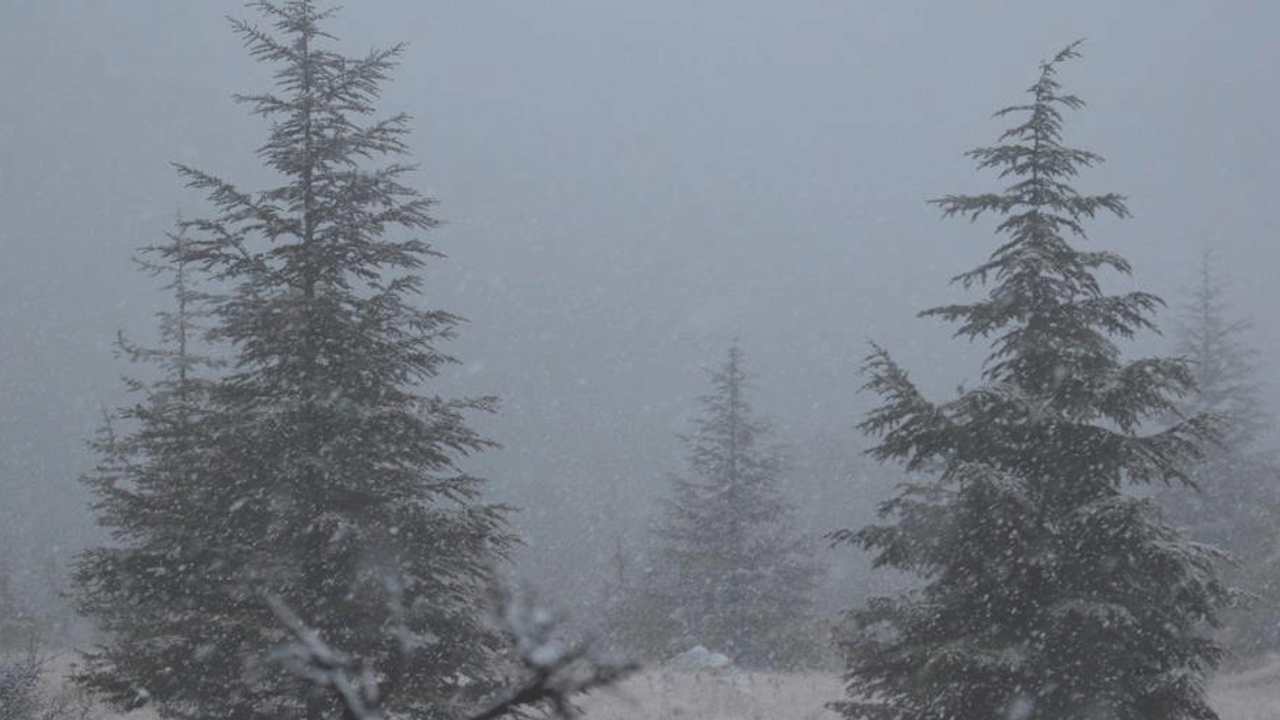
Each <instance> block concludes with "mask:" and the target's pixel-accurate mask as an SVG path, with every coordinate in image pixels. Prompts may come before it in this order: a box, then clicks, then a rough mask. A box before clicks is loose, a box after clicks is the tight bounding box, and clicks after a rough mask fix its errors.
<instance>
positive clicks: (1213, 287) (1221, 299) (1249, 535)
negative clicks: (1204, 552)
mask: <svg viewBox="0 0 1280 720" xmlns="http://www.w3.org/2000/svg"><path fill="white" fill-rule="evenodd" d="M1215 263H1216V256H1215V253H1213V251H1212V250H1210V249H1209V248H1207V247H1206V248H1205V251H1204V255H1203V257H1202V258H1201V263H1200V272H1199V278H1198V281H1197V282H1196V284H1195V285H1194V286H1193V287H1191V288H1189V289H1188V290H1187V291H1186V298H1185V302H1184V303H1183V304H1182V306H1181V307H1180V308H1179V309H1180V312H1179V315H1178V322H1177V324H1176V326H1175V330H1176V334H1175V337H1176V340H1177V348H1176V349H1177V351H1178V352H1179V353H1180V354H1181V355H1182V356H1183V357H1185V358H1186V359H1187V360H1188V361H1189V362H1190V363H1191V371H1192V374H1193V375H1194V377H1195V390H1194V391H1193V392H1192V393H1191V394H1190V395H1188V396H1187V397H1185V398H1183V400H1182V401H1181V402H1179V403H1178V405H1177V415H1178V416H1179V417H1190V416H1194V415H1197V414H1201V413H1215V414H1217V415H1219V416H1221V417H1222V418H1223V419H1224V420H1225V424H1224V428H1223V432H1222V433H1221V435H1220V437H1219V439H1218V442H1217V443H1215V444H1213V445H1211V446H1210V447H1209V448H1207V451H1206V453H1205V457H1204V458H1203V459H1201V460H1200V461H1199V462H1197V463H1196V464H1195V465H1194V466H1193V467H1192V469H1191V479H1192V481H1193V482H1194V483H1195V485H1196V490H1197V492H1194V493H1185V492H1166V493H1164V494H1163V495H1162V497H1161V500H1162V501H1163V502H1164V503H1165V506H1166V509H1167V511H1168V514H1169V517H1170V519H1171V520H1172V521H1173V522H1174V523H1176V524H1178V525H1181V526H1183V527H1185V528H1187V532H1188V534H1189V535H1190V536H1191V537H1192V538H1193V539H1195V540H1197V541H1200V542H1205V543H1209V544H1212V545H1215V546H1218V547H1221V548H1222V549H1224V550H1227V551H1229V552H1230V553H1231V554H1232V556H1233V557H1234V562H1232V563H1228V564H1224V566H1223V567H1222V573H1223V575H1224V577H1225V578H1227V579H1228V580H1230V581H1231V582H1232V583H1233V584H1235V585H1239V586H1240V587H1241V588H1242V589H1243V590H1246V591H1248V592H1250V593H1251V594H1253V595H1254V596H1255V601H1254V602H1253V603H1251V605H1252V607H1249V608H1244V609H1241V610H1232V611H1230V612H1228V613H1227V614H1226V615H1225V616H1224V625H1225V631H1226V632H1225V634H1224V641H1225V642H1226V644H1227V645H1228V647H1229V648H1231V649H1232V650H1233V651H1235V652H1236V653H1238V654H1254V653H1258V652H1261V651H1264V650H1267V649H1274V648H1277V647H1280V609H1278V608H1280V555H1278V554H1280V464H1277V460H1276V457H1275V453H1274V452H1271V451H1267V450H1263V449H1259V447H1258V441H1259V439H1260V436H1261V435H1262V434H1263V433H1265V432H1267V431H1268V430H1270V429H1271V428H1272V421H1271V417H1270V416H1269V415H1268V413H1267V411H1266V409H1265V408H1264V407H1263V403H1262V395H1261V391H1262V386H1261V383H1260V381H1259V379H1258V368H1257V364H1256V357H1257V352H1256V351H1255V350H1254V349H1253V348H1251V347H1250V346H1249V345H1248V342H1247V335H1248V333H1249V331H1250V325H1249V323H1247V322H1243V321H1233V320H1231V319H1230V305H1229V303H1228V302H1227V297H1226V295H1227V278H1226V277H1224V276H1223V274H1222V272H1221V271H1220V270H1219V269H1218V268H1217V267H1216V264H1215Z"/></svg>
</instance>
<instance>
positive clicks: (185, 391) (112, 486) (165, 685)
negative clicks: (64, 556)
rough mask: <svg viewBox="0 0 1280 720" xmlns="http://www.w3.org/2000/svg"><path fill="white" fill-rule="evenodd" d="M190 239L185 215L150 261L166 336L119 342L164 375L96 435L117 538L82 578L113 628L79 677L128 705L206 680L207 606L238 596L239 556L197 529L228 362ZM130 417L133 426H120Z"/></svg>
mask: <svg viewBox="0 0 1280 720" xmlns="http://www.w3.org/2000/svg"><path fill="white" fill-rule="evenodd" d="M187 242H188V240H187V236H186V231H185V230H184V229H183V228H182V225H181V223H179V229H178V231H177V232H175V233H170V234H169V235H168V242H167V243H166V244H164V245H158V246H151V247H148V248H146V249H145V253H144V255H143V257H142V258H141V259H139V265H140V266H141V267H142V269H144V270H145V271H146V272H147V273H148V274H150V275H153V276H158V277H162V278H165V279H166V282H165V285H164V288H165V289H166V290H167V291H169V292H170V293H172V295H173V301H174V305H173V309H172V310H167V311H162V312H160V313H158V314H157V315H158V321H159V322H158V325H159V345H157V346H156V347H147V346H143V345H139V344H136V343H133V342H131V341H129V340H127V339H126V338H125V337H124V336H123V335H121V336H120V338H119V340H118V341H117V348H118V350H119V352H120V353H121V354H122V355H124V356H125V357H126V358H128V360H129V361H130V362H131V363H138V364H141V365H149V366H153V367H154V368H155V372H156V373H158V377H156V378H154V379H145V378H139V377H130V378H126V381H125V382H126V386H127V388H128V389H129V391H130V392H131V393H132V394H135V395H139V396H140V402H139V403H137V404H135V405H132V406H127V407H124V408H121V409H120V410H119V411H117V412H116V413H114V414H113V415H112V416H109V417H107V418H106V419H105V421H104V423H103V425H102V427H101V429H100V430H99V433H98V437H97V438H96V439H95V440H94V442H93V443H92V446H93V449H94V450H96V451H97V453H98V455H99V462H98V464H97V466H96V468H95V470H94V471H93V472H92V473H90V474H89V475H87V476H86V478H85V482H86V484H87V485H88V486H89V487H90V489H91V490H93V492H94V493H95V495H96V496H97V501H96V503H95V506H94V507H95V510H96V511H97V513H98V521H99V524H101V525H102V526H103V527H105V528H107V529H109V530H110V532H111V534H112V536H113V538H114V540H115V541H116V542H115V544H114V545H112V546H109V547H100V548H93V549H90V550H88V551H86V552H85V553H84V554H83V555H82V556H81V558H80V560H79V563H78V566H77V569H76V572H75V575H74V578H73V580H74V582H75V584H76V587H77V589H78V591H79V592H78V594H77V598H76V600H77V603H78V605H79V609H80V610H81V612H83V613H84V614H85V615H87V616H88V617H91V618H92V619H93V620H94V621H95V622H96V623H97V625H98V627H99V629H101V630H102V631H104V632H106V633H109V634H110V635H111V636H112V642H111V643H110V644H109V645H107V646H105V647H102V648H99V649H98V650H97V651H95V652H93V653H91V654H89V655H88V660H89V663H88V669H87V670H86V671H85V673H84V674H83V675H82V676H81V677H80V678H79V679H80V680H81V681H82V682H85V683H86V684H89V685H90V686H91V687H94V688H95V689H97V690H99V691H102V692H103V693H105V694H106V696H107V697H108V698H110V699H112V700H114V701H115V702H117V703H120V704H121V705H124V706H134V705H139V704H142V703H145V702H146V701H147V700H148V699H150V697H152V696H153V695H155V696H158V697H171V696H175V695H177V694H179V693H181V692H183V689H184V688H186V687H198V686H199V684H200V678H201V677H203V676H204V672H203V670H197V669H196V667H197V665H198V664H199V663H198V661H197V658H201V657H203V656H204V655H205V652H204V647H205V646H206V643H208V642H210V640H211V638H213V637H216V635H214V633H215V632H216V625H214V624H212V623H210V622H208V620H207V618H206V617H205V616H204V615H203V613H204V611H205V610H207V608H208V607H210V606H212V605H214V604H216V603H219V602H225V603H226V607H228V608H230V607H232V606H233V600H232V598H231V596H230V594H229V592H228V588H227V587H226V577H227V565H226V563H227V560H228V559H229V555H228V554H227V553H225V552H224V551H223V550H221V549H219V548H216V547H213V546H211V544H210V543H209V542H208V541H207V539H206V538H204V537H202V536H199V535H196V534H194V533H192V532H191V531H192V529H193V528H194V527H197V523H198V520H199V519H200V518H205V517H208V515H209V513H211V512H213V511H215V510H216V508H217V504H216V502H215V501H214V500H213V499H212V498H211V493H213V492H216V491H217V485H216V484H215V480H214V478H213V476H212V475H211V474H210V472H209V471H210V469H211V465H210V463H211V461H212V460H213V459H214V457H215V455H214V452H213V447H212V446H213V438H212V434H211V428H212V426H213V425H214V424H215V423H216V420H217V416H216V413H215V411H214V409H213V408H212V407H211V405H210V403H209V399H210V397H209V393H210V391H211V389H212V378H213V376H214V375H215V374H216V373H217V372H218V367H219V363H218V362H217V361H216V360H215V359H213V358H210V357H208V356H204V355H201V354H199V353H198V352H197V345H198V344H199V336H200V334H201V328H200V327H199V325H198V322H199V320H200V319H202V311H201V308H200V303H201V300H202V297H201V295H200V294H199V293H198V292H197V291H196V290H195V287H194V285H193V284H192V278H191V271H190V268H189V267H188V263H187V262H185V261H184V260H183V257H184V252H185V250H186V243H187ZM171 259H172V260H171ZM205 319H207V318H205ZM122 424H123V425H128V426H129V427H130V431H129V432H128V433H127V434H123V435H121V434H119V433H117V427H118V426H120V425H122ZM212 659H213V658H211V660H212ZM237 665H238V664H237ZM222 671H223V672H226V671H227V670H226V669H225V668H222Z"/></svg>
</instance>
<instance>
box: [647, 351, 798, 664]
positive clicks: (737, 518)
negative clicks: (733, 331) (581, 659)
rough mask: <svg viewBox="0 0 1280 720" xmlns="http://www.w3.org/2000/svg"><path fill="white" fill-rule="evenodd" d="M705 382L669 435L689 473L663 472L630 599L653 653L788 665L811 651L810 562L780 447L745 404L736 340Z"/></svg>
mask: <svg viewBox="0 0 1280 720" xmlns="http://www.w3.org/2000/svg"><path fill="white" fill-rule="evenodd" d="M710 380H711V390H710V392H708V393H707V394H706V395H703V396H701V397H699V398H698V402H699V404H700V405H701V407H702V413H701V415H700V416H699V417H698V418H697V419H696V420H695V421H694V431H693V433H692V434H690V435H684V436H681V438H680V439H681V441H682V442H683V443H684V445H685V448H686V452H687V455H686V459H687V463H688V468H689V473H688V475H687V476H680V475H673V476H672V477H671V497H670V498H668V499H667V500H666V501H665V502H664V503H663V514H662V520H661V523H660V524H659V525H658V527H657V537H656V538H655V539H656V540H657V543H658V545H659V547H658V554H657V561H656V565H657V567H655V568H654V571H653V572H652V573H651V574H650V576H649V577H647V578H645V580H646V583H647V584H648V586H647V587H644V588H641V589H640V590H639V592H638V594H637V596H636V597H634V598H632V599H631V603H632V607H633V608H634V609H636V610H637V611H638V613H639V614H638V616H637V619H639V620H640V621H641V622H643V623H644V624H645V625H646V627H645V628H643V630H644V631H645V632H647V633H649V634H650V635H653V636H656V637H651V639H650V643H651V647H652V648H653V649H655V650H657V651H660V652H665V653H669V652H671V651H678V650H683V649H688V648H689V647H691V646H694V645H703V646H706V647H708V648H710V649H712V650H716V651H720V652H723V653H725V654H727V655H728V656H729V657H730V658H732V659H733V660H734V661H735V662H737V663H739V664H742V665H746V666H754V667H779V666H785V665H790V664H794V663H796V662H797V661H800V660H802V659H804V657H805V655H806V654H807V653H811V652H812V648H806V647H804V641H805V640H806V639H807V637H808V635H807V633H805V632H803V630H804V624H805V623H806V622H807V621H808V620H810V619H811V618H810V615H811V611H812V599H811V595H812V592H813V589H814V587H815V584H816V582H817V578H818V575H819V568H818V566H817V565H816V564H815V563H814V561H813V560H812V559H811V557H810V553H809V552H808V549H809V548H808V544H807V543H806V540H805V539H804V538H803V537H802V536H800V535H799V534H798V533H796V532H795V529H794V527H792V526H791V516H792V514H793V512H794V507H793V505H792V503H791V501H790V499H788V498H787V497H786V496H785V487H784V484H783V476H784V473H785V471H786V460H785V456H784V453H783V451H782V449H781V448H779V447H776V446H771V445H769V439H770V435H771V429H770V425H769V423H768V422H767V421H766V420H764V419H762V418H760V417H758V416H756V415H755V413H754V411H753V409H752V407H751V403H750V401H749V399H748V397H747V394H748V390H749V385H748V380H747V374H746V371H745V368H744V367H743V353H742V350H741V349H740V348H739V347H738V346H737V344H736V343H735V344H734V345H732V346H731V347H730V348H729V351H728V354H727V357H726V359H725V361H724V363H723V364H722V365H720V366H719V367H718V368H716V369H714V370H712V371H710ZM655 618H663V619H664V622H662V624H659V625H656V626H654V625H651V624H650V623H651V621H652V620H653V619H655Z"/></svg>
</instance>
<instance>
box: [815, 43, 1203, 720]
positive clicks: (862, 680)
mask: <svg viewBox="0 0 1280 720" xmlns="http://www.w3.org/2000/svg"><path fill="white" fill-rule="evenodd" d="M1076 55H1077V53H1076V45H1071V46H1069V47H1067V48H1065V49H1064V50H1063V51H1061V52H1060V53H1058V54H1057V55H1056V56H1055V57H1054V58H1053V60H1051V61H1049V62H1046V63H1043V64H1042V66H1041V72H1040V75H1039V78H1038V80H1037V81H1036V82H1035V84H1034V85H1032V86H1031V88H1030V90H1029V92H1030V94H1031V99H1030V101H1029V102H1026V103H1023V104H1017V105H1013V106H1011V107H1007V108H1005V109H1003V110H1001V111H1000V112H998V113H997V117H1009V116H1014V117H1017V118H1018V119H1017V121H1016V123H1015V124H1014V125H1013V127H1011V128H1009V129H1008V130H1006V131H1005V132H1004V134H1003V135H1002V136H1001V140H1000V144H998V145H996V146H994V147H987V148H979V149H977V150H973V151H971V152H970V153H969V157H971V158H973V159H974V160H975V161H976V163H977V165H978V167H979V168H980V169H991V170H994V171H996V172H998V174H999V176H1000V177H1001V178H1003V179H1007V180H1008V182H1009V184H1008V185H1007V186H1006V187H1005V188H1004V189H1003V190H1002V191H1000V192H996V193H989V194H982V195H952V196H947V197H944V198H942V199H940V200H936V201H934V202H935V203H936V204H937V205H938V206H939V207H940V208H941V210H942V212H943V214H944V216H966V217H969V218H970V219H976V218H978V217H980V216H982V215H983V214H985V213H991V214H993V215H996V216H998V219H999V224H998V225H997V229H996V231H997V233H998V234H999V235H1001V236H1003V240H1002V242H1001V243H1000V245H999V246H998V247H997V248H996V250H995V251H994V252H993V253H992V254H991V256H990V258H989V259H988V260H987V261H986V262H984V263H983V264H981V265H979V266H978V267H977V268H976V269H974V270H972V271H969V272H966V273H963V274H961V275H959V276H957V277H956V278H955V281H956V282H957V283H959V284H961V285H962V286H963V287H965V288H970V287H974V286H981V287H985V288H987V291H986V297H984V298H982V299H981V300H978V301H976V302H972V303H967V304H955V305H947V306H943V307H938V308H933V309H929V310H926V311H924V312H923V313H922V315H925V316H930V317H941V318H944V319H946V320H949V321H955V322H957V323H958V324H959V329H958V330H957V331H956V335H957V336H958V337H962V338H966V339H968V340H974V339H977V338H984V339H988V338H989V339H990V341H991V343H992V345H991V347H992V350H991V353H990V355H989V357H988V359H987V362H986V365H985V368H984V372H983V381H982V383H981V384H980V385H979V386H978V387H975V388H972V389H967V390H966V389H961V390H960V391H959V393H958V395H957V396H956V397H955V398H954V399H951V400H949V401H946V402H943V403H934V402H931V401H930V400H928V399H927V398H925V397H924V396H923V395H922V394H921V392H920V391H919V390H918V389H917V388H916V387H915V385H914V384H913V383H912V382H911V380H910V378H909V376H908V374H907V372H906V371H905V370H904V369H903V368H901V367H900V366H898V365H897V364H896V363H895V362H894V361H893V359H892V358H891V356H890V355H889V354H888V353H887V352H886V351H885V350H883V349H881V348H879V347H876V348H874V350H873V352H872V353H871V355H870V356H869V358H868V360H867V363H866V365H865V368H864V371H865V373H866V377H867V381H866V387H867V388H868V389H869V390H870V391H872V392H874V393H876V394H877V395H879V396H880V398H881V399H882V404H881V405H880V406H879V407H878V408H876V409H875V410H873V411H872V412H871V413H870V414H869V415H868V416H867V418H866V419H865V421H864V422H863V423H862V425H861V427H862V428H863V430H864V431H866V432H868V433H871V434H874V435H877V436H878V437H879V443H878V444H877V445H876V446H875V447H874V448H873V449H872V451H871V452H872V453H873V455H874V456H875V457H877V458H879V459H881V460H883V461H888V460H898V461H902V462H904V463H905V465H906V468H907V469H908V470H909V471H912V472H914V473H917V474H918V475H917V477H919V478H920V480H919V481H918V482H915V483H913V484H908V485H906V486H904V487H903V489H902V490H901V492H900V493H899V494H898V495H897V497H895V498H893V499H892V500H890V501H888V502H886V503H885V504H884V505H883V507H882V511H881V516H882V517H883V518H884V519H885V521H886V522H885V524H883V525H874V526H870V527H866V528H864V529H861V530H858V531H843V532H840V533H837V534H836V535H835V538H836V539H837V540H838V541H847V542H852V543H854V544H857V545H860V546H862V547H863V548H865V549H867V550H869V551H871V552H873V553H874V554H875V562H876V564H877V565H878V566H881V567H890V568H896V569H899V570H903V571H906V572H909V573H912V574H914V575H915V576H916V577H918V578H919V579H920V581H921V583H920V586H919V587H918V588H916V589H914V590H911V591H908V592H905V593H903V594H901V595H897V596H891V597H877V598H872V599H871V600H869V601H868V602H867V603H866V604H865V605H863V606H861V607H858V608H855V609H853V610H851V611H850V612H849V614H848V617H847V620H848V628H847V631H846V632H845V634H844V635H843V637H842V639H841V647H842V650H843V652H844V654H845V658H846V663H847V665H846V668H847V676H846V677H847V681H848V699H847V700H846V701H845V702H842V703H838V704H837V705H836V706H837V707H838V709H839V710H840V711H841V712H843V714H844V715H845V716H846V717H847V718H850V720H853V719H856V718H870V719H875V720H908V719H909V720H979V719H981V720H989V719H990V718H1019V719H1020V720H1067V719H1079V720H1084V719H1085V718H1116V719H1117V720H1119V719H1124V720H1138V719H1142V720H1157V719H1159V720H1176V719H1178V718H1201V719H1208V718H1214V717H1215V715H1214V713H1213V711H1212V710H1211V709H1210V708H1209V707H1208V705H1207V704H1206V702H1205V695H1204V684H1205V678H1206V676H1207V675H1208V674H1209V673H1210V672H1211V671H1212V670H1213V669H1214V667H1215V666H1216V664H1217V663H1218V661H1219V658H1220V650H1219V648H1218V647H1217V646H1216V645H1215V644H1214V642H1213V641H1212V640H1210V639H1209V638H1208V637H1207V636H1206V629H1207V628H1208V627H1209V626H1211V625H1213V624H1214V623H1215V622H1216V618H1217V612H1218V609H1219V607H1220V606H1221V605H1222V604H1223V603H1224V602H1225V601H1226V600H1227V597H1228V593H1227V591H1226V590H1225V589H1224V587H1223V586H1222V585H1221V584H1220V583H1219V581H1218V580H1217V579H1216V577H1215V575H1214V569H1213V562H1214V558H1215V556H1216V555H1215V553H1214V552H1213V551H1211V550H1209V549H1207V548H1204V547H1201V546H1197V545H1194V544H1190V543H1188V542H1186V541H1185V540H1184V539H1183V538H1182V537H1181V536H1180V535H1179V533H1178V532H1177V531H1176V530H1174V529H1173V528H1172V527H1170V526H1169V525H1168V524H1166V523H1165V522H1164V521H1163V520H1162V517H1161V513H1160V511H1159V509H1158V507H1157V506H1156V504H1155V503H1154V502H1153V501H1152V500H1150V499H1142V498H1139V497H1135V496H1134V495H1132V494H1128V493H1126V492H1125V489H1124V488H1125V486H1126V485H1127V484H1133V483H1138V484H1144V483H1151V482H1167V483H1182V482H1186V481H1187V480H1188V476H1187V470H1186V468H1187V467H1188V464H1189V463H1190V462H1192V461H1194V460H1195V459H1196V458H1197V457H1198V456H1199V454H1200V452H1201V448H1203V447H1204V444H1205V443H1206V442H1208V441H1209V440H1210V439H1211V437H1212V435H1213V433H1214V427H1213V423H1212V421H1211V418H1207V417H1204V416H1196V417H1192V418H1189V419H1186V420H1184V421H1182V422H1179V423H1176V424H1174V425H1173V426H1172V427H1169V428H1167V429H1165V430H1162V431H1159V432H1154V433H1151V434H1144V433H1143V432H1141V428H1142V426H1143V424H1144V423H1146V422H1149V421H1152V420H1155V419H1158V418H1161V417H1163V416H1166V415H1167V414H1168V413H1169V411H1170V410H1172V409H1173V407H1174V400H1175V399H1176V398H1177V397H1179V396H1181V395H1183V394H1184V393H1186V392H1188V391H1189V390H1190V389H1191V387H1192V384H1193V382H1194V376H1193V373H1192V370H1191V368H1190V367H1188V366H1187V365H1186V364H1185V363H1183V362H1181V361H1178V360H1171V359H1165V358H1146V359H1139V360H1134V361H1129V362H1123V361H1122V360H1121V357H1120V352H1119V349H1118V348H1117V345H1116V340H1117V339H1126V338H1129V337H1131V336H1133V335H1134V334H1135V333H1137V332H1139V331H1142V330H1150V329H1153V325H1152V321H1151V314H1152V312H1153V311H1154V310H1155V309H1156V308H1158V307H1159V306H1160V304H1161V303H1160V300H1159V299H1158V298H1156V297H1155V296H1153V295H1150V294H1147V293H1143V292H1131V293H1127V294H1122V295H1107V294H1104V292H1103V291H1102V288H1101V286H1100V284H1099V281H1098V279H1097V274H1098V273H1099V272H1100V271H1104V270H1112V271H1117V272H1119V273H1123V274H1128V273H1129V272H1130V267H1129V264H1128V263H1127V262H1126V261H1125V260H1124V259H1123V258H1121V257H1120V256H1119V255H1116V254H1114V253H1110V252H1104V251H1083V250H1079V249H1077V248H1076V247H1075V246H1074V245H1073V242H1074V241H1079V240H1083V238H1084V223H1085V222H1086V221H1087V220H1089V219H1091V218H1093V217H1094V216H1096V215H1098V214H1100V213H1106V214H1111V215H1115V216H1117V217H1124V216H1126V215H1127V211H1126V209H1125V205H1124V202H1123V198H1121V197H1120V196H1119V195H1115V194H1104V195H1083V194H1080V193H1078V192H1077V191H1076V190H1075V189H1074V188H1073V187H1072V186H1071V184H1070V183H1071V181H1072V180H1073V179H1074V177H1075V176H1076V174H1077V173H1078V172H1079V170H1081V169H1082V168H1087V167H1089V166H1091V165H1094V164H1095V163H1097V162H1099V161H1100V160H1101V158H1100V157H1098V156H1097V155H1095V154H1093V153H1090V152H1087V151H1083V150H1077V149H1072V148H1070V147H1067V146H1065V145H1063V144H1062V126H1063V115H1062V112H1063V111H1064V110H1074V109H1076V108H1079V107H1080V106H1081V105H1083V103H1082V102H1081V101H1080V100H1079V99H1078V98H1076V97H1075V96H1073V95H1069V94H1064V93H1063V92H1062V90H1061V88H1060V86H1059V84H1058V82H1057V80H1056V73H1057V70H1058V67H1059V65H1060V64H1061V63H1062V62H1064V61H1066V60H1068V59H1070V58H1073V57H1076Z"/></svg>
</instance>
